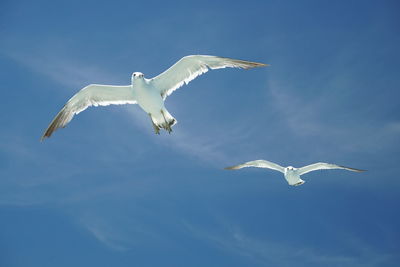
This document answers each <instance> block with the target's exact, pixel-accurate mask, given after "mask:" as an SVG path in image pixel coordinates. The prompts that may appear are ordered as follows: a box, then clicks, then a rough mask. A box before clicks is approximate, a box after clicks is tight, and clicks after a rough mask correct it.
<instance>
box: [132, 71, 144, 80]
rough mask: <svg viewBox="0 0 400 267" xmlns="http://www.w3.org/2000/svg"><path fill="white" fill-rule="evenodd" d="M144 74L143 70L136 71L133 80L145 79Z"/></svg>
mask: <svg viewBox="0 0 400 267" xmlns="http://www.w3.org/2000/svg"><path fill="white" fill-rule="evenodd" d="M143 77H144V75H143V73H141V72H134V73H132V81H134V80H137V79H143Z"/></svg>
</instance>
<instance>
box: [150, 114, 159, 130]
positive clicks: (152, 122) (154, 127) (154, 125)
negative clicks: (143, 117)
mask: <svg viewBox="0 0 400 267" xmlns="http://www.w3.org/2000/svg"><path fill="white" fill-rule="evenodd" d="M149 116H150V120H151V124H153V129H154V132H155V133H156V134H160V127H158V126H157V125H156V124H155V123H154V121H153V118H152V117H151V114H150V113H149Z"/></svg>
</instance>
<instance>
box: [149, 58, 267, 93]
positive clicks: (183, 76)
mask: <svg viewBox="0 0 400 267" xmlns="http://www.w3.org/2000/svg"><path fill="white" fill-rule="evenodd" d="M263 66H267V65H266V64H262V63H256V62H250V61H244V60H238V59H231V58H224V57H216V56H203V55H193V56H186V57H183V58H181V59H180V60H179V61H178V62H176V63H175V64H174V65H173V66H172V67H170V68H169V69H167V70H166V71H164V72H163V73H161V74H160V75H158V76H156V77H154V78H152V79H151V83H152V84H153V85H154V86H155V87H156V88H157V89H158V90H159V91H160V94H161V95H162V97H163V98H164V99H165V98H166V97H167V96H169V95H170V94H172V92H173V91H175V90H176V89H178V88H179V87H181V86H183V85H184V84H188V83H189V82H190V81H191V80H193V79H195V78H196V77H197V76H199V75H201V74H203V73H206V72H207V71H208V70H209V69H212V70H214V69H222V68H241V69H251V68H255V67H263Z"/></svg>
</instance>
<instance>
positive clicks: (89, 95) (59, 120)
mask: <svg viewBox="0 0 400 267" xmlns="http://www.w3.org/2000/svg"><path fill="white" fill-rule="evenodd" d="M111 104H115V105H122V104H136V100H135V99H134V97H133V93H132V89H131V86H129V85H127V86H114V85H101V84H91V85H88V86H86V87H84V88H83V89H82V90H80V91H79V92H78V93H76V94H75V95H74V96H73V97H72V98H71V99H70V100H68V102H67V104H65V106H64V107H63V108H62V109H61V111H60V112H59V113H58V114H57V116H56V117H55V118H54V119H53V121H52V122H51V123H50V125H49V127H47V129H46V131H45V132H44V134H43V136H42V138H41V141H42V140H43V139H44V138H46V137H50V136H51V134H52V133H53V132H54V131H56V130H57V129H58V128H60V127H62V128H64V127H65V126H66V125H67V124H68V122H70V121H71V120H72V118H73V117H74V115H75V114H78V113H79V112H82V111H84V110H85V109H87V108H88V107H90V106H95V107H96V106H99V105H100V106H108V105H111Z"/></svg>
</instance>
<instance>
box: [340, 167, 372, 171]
mask: <svg viewBox="0 0 400 267" xmlns="http://www.w3.org/2000/svg"><path fill="white" fill-rule="evenodd" d="M340 167H342V168H344V169H347V170H349V171H353V172H366V171H367V170H361V169H356V168H350V167H346V166H340Z"/></svg>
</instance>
